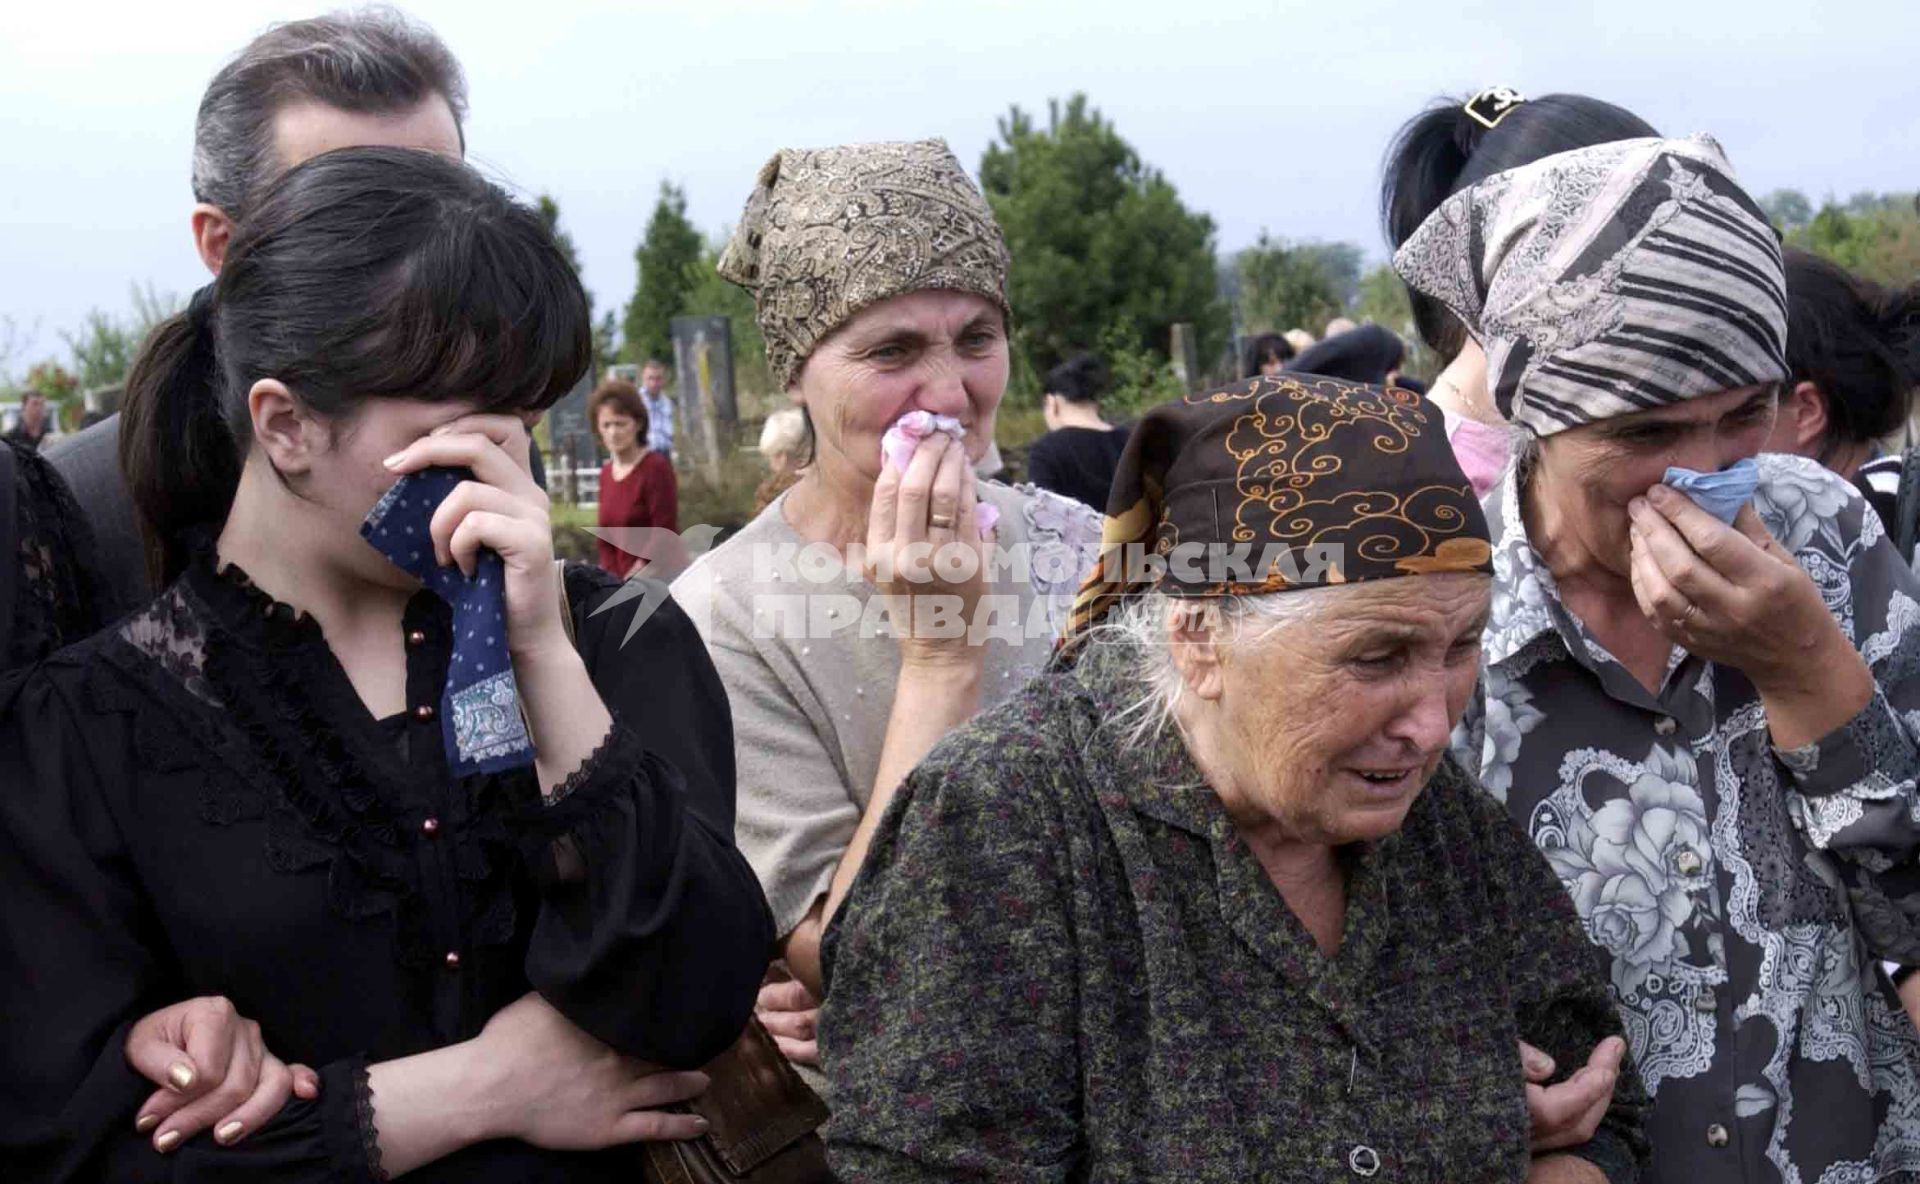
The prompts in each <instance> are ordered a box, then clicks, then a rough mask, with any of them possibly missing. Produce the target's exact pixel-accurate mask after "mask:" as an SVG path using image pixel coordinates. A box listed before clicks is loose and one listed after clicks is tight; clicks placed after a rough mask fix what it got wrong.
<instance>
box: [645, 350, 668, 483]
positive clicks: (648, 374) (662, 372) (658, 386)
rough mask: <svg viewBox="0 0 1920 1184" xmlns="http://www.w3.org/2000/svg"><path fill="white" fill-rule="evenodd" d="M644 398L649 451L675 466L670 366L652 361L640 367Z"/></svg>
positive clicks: (649, 360)
mask: <svg viewBox="0 0 1920 1184" xmlns="http://www.w3.org/2000/svg"><path fill="white" fill-rule="evenodd" d="M640 397H641V399H643V400H645V402H646V406H647V433H646V445H647V448H648V449H649V450H650V451H652V452H655V453H657V454H659V455H660V456H663V457H665V458H666V459H667V463H668V464H672V463H673V413H674V406H673V396H672V395H671V394H669V393H667V364H666V363H665V362H663V361H661V360H660V359H659V358H648V359H647V360H646V362H645V363H644V364H642V365H641V367H640Z"/></svg>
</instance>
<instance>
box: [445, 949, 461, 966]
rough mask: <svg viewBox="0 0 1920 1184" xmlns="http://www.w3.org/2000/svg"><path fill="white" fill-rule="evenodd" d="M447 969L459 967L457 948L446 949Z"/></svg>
mask: <svg viewBox="0 0 1920 1184" xmlns="http://www.w3.org/2000/svg"><path fill="white" fill-rule="evenodd" d="M447 969H448V970H458V969H460V951H459V950H448V951H447Z"/></svg>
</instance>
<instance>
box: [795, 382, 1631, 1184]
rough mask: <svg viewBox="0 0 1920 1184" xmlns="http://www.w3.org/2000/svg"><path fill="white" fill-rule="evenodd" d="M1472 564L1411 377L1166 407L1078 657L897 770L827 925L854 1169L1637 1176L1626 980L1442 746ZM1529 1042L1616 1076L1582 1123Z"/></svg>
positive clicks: (1134, 473) (1274, 386) (1452, 716)
mask: <svg viewBox="0 0 1920 1184" xmlns="http://www.w3.org/2000/svg"><path fill="white" fill-rule="evenodd" d="M1488 558H1489V549H1488V537H1487V533H1486V522H1485V519H1484V518H1483V517H1482V514H1481V511H1480V507H1479V505H1478V504H1477V503H1476V502H1475V500H1474V498H1473V494H1472V489H1471V487H1470V486H1469V484H1468V482H1467V479H1466V477H1465V476H1464V475H1463V474H1462V473H1461V471H1460V467H1459V465H1458V464H1457V463H1456V462H1455V460H1454V458H1453V455H1452V453H1451V451H1450V450H1449V449H1448V446H1447V440H1446V434H1445V430H1444V428H1443V426H1442V422H1441V416H1440V413H1439V410H1438V409H1437V408H1435V407H1434V406H1433V405H1432V404H1430V403H1427V402H1425V401H1424V400H1422V399H1421V398H1420V397H1419V396H1417V395H1414V394H1413V393H1411V392H1408V391H1403V390H1392V389H1385V390H1383V389H1380V388H1377V387H1366V386H1357V385H1354V384H1352V383H1348V382H1344V381H1342V380H1339V379H1333V378H1316V377H1312V376H1306V375H1294V374H1281V375H1271V376H1264V377H1257V378H1253V379H1250V380H1247V381H1244V382H1242V383H1239V384H1237V385H1235V386H1231V387H1228V388H1226V389H1224V390H1221V391H1216V392H1213V393H1211V394H1204V395H1194V396H1189V397H1188V398H1186V399H1185V400H1183V401H1181V402H1178V403H1172V404H1169V405H1167V406H1164V407H1160V408H1157V409H1155V410H1153V411H1152V412H1150V413H1148V415H1147V416H1146V417H1145V418H1144V419H1143V420H1142V421H1141V423H1140V424H1139V426H1138V427H1137V428H1136V429H1135V430H1134V432H1133V434H1132V436H1131V437H1130V439H1129V440H1128V444H1127V451H1126V453H1125V455H1124V456H1123V458H1122V460H1121V464H1120V469H1119V472H1118V473H1117V475H1116V478H1115V482H1114V488H1113V492H1112V496H1111V499H1110V501H1109V502H1108V517H1107V520H1106V530H1105V535H1104V539H1103V544H1102V549H1101V556H1100V561H1099V565H1098V567H1096V569H1095V571H1094V573H1093V575H1092V576H1091V577H1090V578H1089V579H1088V581H1087V583H1086V585H1085V586H1084V587H1083V589H1082V591H1081V594H1080V599H1079V601H1078V602H1077V603H1076V606H1075V611H1074V620H1073V625H1072V628H1071V632H1070V633H1069V635H1068V638H1067V642H1066V645H1065V646H1064V647H1063V650H1062V657H1061V660H1060V662H1059V664H1058V665H1057V666H1056V668H1054V669H1053V670H1051V671H1050V672H1049V673H1048V674H1046V675H1044V676H1042V677H1040V678H1038V679H1035V680H1034V681H1033V682H1032V683H1030V684H1029V685H1028V686H1027V688H1026V689H1025V690H1024V691H1022V692H1021V693H1020V694H1018V695H1017V696H1015V697H1014V698H1013V699H1012V700H1010V701H1008V702H1006V703H1003V704H1001V705H1000V706H999V707H997V708H994V709H993V710H991V711H988V712H986V713H983V714H982V715H981V716H979V717H978V718H976V719H975V720H974V721H972V722H971V723H969V724H967V725H966V726H965V727H963V728H961V729H960V730H959V731H957V732H955V733H953V734H952V735H950V736H949V737H948V738H947V739H946V740H944V741H943V742H942V743H940V744H939V745H938V746H937V747H936V748H935V749H934V750H933V752H932V754H931V755H929V756H928V758H927V759H926V760H925V761H924V762H923V763H922V764H921V765H920V766H919V767H918V768H917V769H915V770H914V771H913V773H912V774H911V775H910V776H909V777H908V778H907V781H906V783H905V785H903V786H902V787H901V789H900V790H899V791H898V797H897V798H896V800H895V802H894V806H893V808H892V809H891V810H889V811H888V812H887V814H886V816H885V818H884V819H883V820H882V822H881V824H880V828H879V830H878V832H877V833H876V834H875V836H874V840H873V845H872V848H871V850H870V852H869V854H868V856H867V861H866V866H865V867H864V868H863V869H862V871H861V873H860V877H859V879H858V881H857V882H856V883H855V885H854V887H853V891H852V894H851V895H850V896H849V897H848V899H847V903H846V905H845V907H844V908H843V909H842V910H841V912H840V914H839V916H838V917H837V918H836V920H835V921H834V923H833V926H832V927H831V928H830V929H829V931H828V934H827V947H826V951H825V953H826V955H827V969H828V972H829V973H828V986H829V989H830V992H831V993H830V995H829V1000H828V1006H827V1010H826V1015H825V1017H824V1025H823V1028H822V1032H821V1047H822V1050H823V1052H824V1054H825V1059H826V1066H827V1076H828V1080H829V1083H830V1085H831V1095H832V1098H833V1101H834V1106H835V1117H834V1119H833V1122H832V1123H831V1124H830V1125H829V1127H828V1129H827V1140H828V1145H829V1150H830V1154H831V1156H832V1159H833V1164H834V1168H835V1170H836V1171H837V1172H838V1173H839V1174H840V1177H841V1178H842V1179H845V1180H849V1181H930V1180H959V1179H992V1180H1023V1181H1068V1180H1073V1181H1079V1180H1099V1181H1148V1180H1155V1181H1161V1180H1164V1181H1180V1182H1182V1184H1188V1182H1196V1181H1197V1182H1201V1184H1207V1182H1213V1181H1220V1182H1226V1181H1232V1182H1235V1184H1238V1182H1240V1181H1246V1180H1331V1179H1346V1178H1349V1177H1357V1178H1361V1179H1365V1178H1371V1177H1375V1176H1378V1177H1380V1178H1382V1179H1391V1180H1496V1179H1497V1180H1515V1181H1517V1180H1523V1179H1524V1180H1531V1181H1538V1182H1545V1181H1600V1180H1612V1181H1625V1180H1633V1179H1638V1178H1639V1176H1638V1173H1639V1170H1640V1163H1641V1160H1642V1159H1643V1158H1644V1145H1643V1143H1642V1141H1641V1138H1640V1131H1639V1121H1640V1119H1639V1113H1640V1108H1639V1103H1640V1097H1641V1095H1640V1092H1639V1087H1638V1084H1637V1081H1636V1079H1635V1078H1634V1076H1633V1075H1632V1072H1631V1070H1630V1069H1629V1070H1624V1071H1622V1070H1618V1069H1603V1068H1598V1067H1592V1066H1588V1067H1585V1068H1581V1066H1583V1065H1585V1064H1586V1063H1587V1062H1588V1059H1589V1057H1590V1056H1594V1055H1595V1054H1596V1053H1600V1052H1601V1050H1606V1053H1605V1054H1603V1055H1610V1056H1611V1057H1612V1058H1613V1059H1612V1062H1611V1063H1612V1064H1613V1065H1614V1066H1618V1065H1619V1060H1618V1057H1619V1054H1620V1051H1621V1049H1620V1047H1619V1046H1620V1041H1619V1039H1618V1038H1617V1035H1616V1034H1617V1033H1618V1032H1619V1020H1618V1019H1617V1017H1616V1016H1615V1015H1614V1013H1613V1009H1612V1007H1611V1006H1610V1005H1609V1002H1608V999H1607V993H1606V983H1605V979H1604V977H1603V976H1602V974H1601V973H1600V969H1599V967H1598V965H1597V964H1596V961H1595V959H1594V957H1593V954H1592V950H1591V948H1590V947H1589V946H1588V945H1587V943H1586V941H1585V940H1584V939H1583V937H1582V935H1581V933H1580V930H1579V927H1578V924H1577V921H1576V918H1575V916H1574V913H1573V910H1572V908H1571V906H1570V905H1569V904H1568V902H1567V900H1566V898H1565V895H1564V893H1562V892H1560V890H1559V888H1558V886H1557V885H1556V883H1555V881H1554V878H1553V872H1552V870H1551V869H1550V868H1549V867H1548V865H1547V862H1546V861H1545V860H1544V859H1543V858H1541V856H1540V855H1539V853H1538V852H1536V851H1534V850H1533V849H1532V848H1531V847H1530V846H1529V845H1528V844H1527V842H1526V838H1525V836H1524V835H1522V834H1521V833H1520V831H1519V830H1518V828H1516V827H1515V826H1514V825H1513V824H1512V822H1510V821H1509V820H1508V819H1507V818H1506V817H1505V816H1504V815H1503V814H1502V812H1501V810H1500V808H1499V806H1498V805H1497V804H1496V803H1494V802H1493V801H1492V800H1491V799H1489V798H1488V797H1487V796H1486V795H1485V794H1484V793H1482V792H1481V791H1480V789H1479V788H1478V787H1477V786H1476V785H1475V784H1474V783H1473V780H1472V778H1471V776H1470V775H1468V774H1467V773H1466V772H1464V771H1463V770H1462V769H1461V768H1460V766H1459V765H1457V764H1456V763H1455V762H1454V760H1453V758H1452V757H1450V756H1449V755H1448V751H1447V738H1448V734H1449V732H1450V730H1451V729H1452V727H1453V726H1454V724H1455V722H1456V721H1458V719H1459V718H1460V712H1461V710H1462V709H1463V708H1464V707H1465V705H1466V701H1467V697H1468V695H1469V694H1470V693H1471V691H1472V689H1473V684H1474V677H1475V673H1476V670H1477V667H1478V652H1479V641H1480V633H1481V629H1482V627H1483V625H1484V624H1485V621H1486V612H1487V589H1488V584H1489V580H1488V572H1489V570H1490V568H1489V566H1488ZM1523 1039H1524V1040H1526V1041H1528V1042H1530V1043H1531V1044H1533V1045H1536V1046H1538V1047H1539V1048H1540V1049H1542V1050H1544V1051H1545V1053H1546V1054H1548V1055H1550V1056H1551V1057H1552V1058H1555V1059H1557V1060H1558V1062H1559V1064H1560V1065H1561V1066H1562V1067H1563V1068H1562V1071H1561V1073H1560V1074H1559V1075H1558V1076H1559V1077H1560V1079H1561V1080H1562V1081H1563V1082H1564V1079H1565V1078H1566V1077H1567V1076H1568V1075H1569V1073H1570V1072H1571V1071H1572V1070H1574V1069H1576V1068H1577V1069H1579V1073H1580V1074H1583V1075H1586V1076H1587V1077H1597V1078H1598V1084H1599V1085H1600V1087H1601V1088H1600V1089H1599V1090H1598V1091H1597V1092H1596V1093H1595V1095H1594V1096H1595V1098H1596V1099H1597V1102H1598V1107H1597V1110H1596V1112H1595V1117H1594V1119H1593V1122H1592V1124H1591V1125H1589V1126H1588V1128H1587V1129H1586V1130H1585V1131H1583V1132H1581V1133H1580V1134H1579V1135H1578V1136H1577V1137H1574V1138H1569V1139H1566V1140H1549V1141H1547V1142H1546V1143H1545V1144H1542V1143H1541V1142H1537V1141H1536V1140H1535V1138H1534V1135H1533V1132H1531V1131H1530V1130H1529V1124H1528V1116H1529V1111H1530V1109H1532V1106H1531V1103H1532V1101H1533V1100H1534V1096H1535V1093H1536V1091H1538V1090H1539V1089H1540V1087H1538V1086H1530V1085H1529V1084H1528V1081H1527V1077H1528V1074H1527V1071H1526V1070H1523V1064H1522V1056H1521V1055H1520V1054H1518V1053H1517V1052H1516V1049H1517V1047H1518V1042H1519V1041H1520V1040H1523ZM1616 1074H1617V1076H1616ZM1552 1088H1553V1089H1555V1090H1562V1089H1578V1088H1580V1087H1579V1086H1578V1085H1575V1084H1573V1083H1566V1084H1563V1085H1556V1086H1554V1087H1552ZM1609 1098H1611V1099H1612V1101H1611V1105H1610V1107H1609V1104H1608V1099H1609ZM1523 1099H1524V1101H1523Z"/></svg>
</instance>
